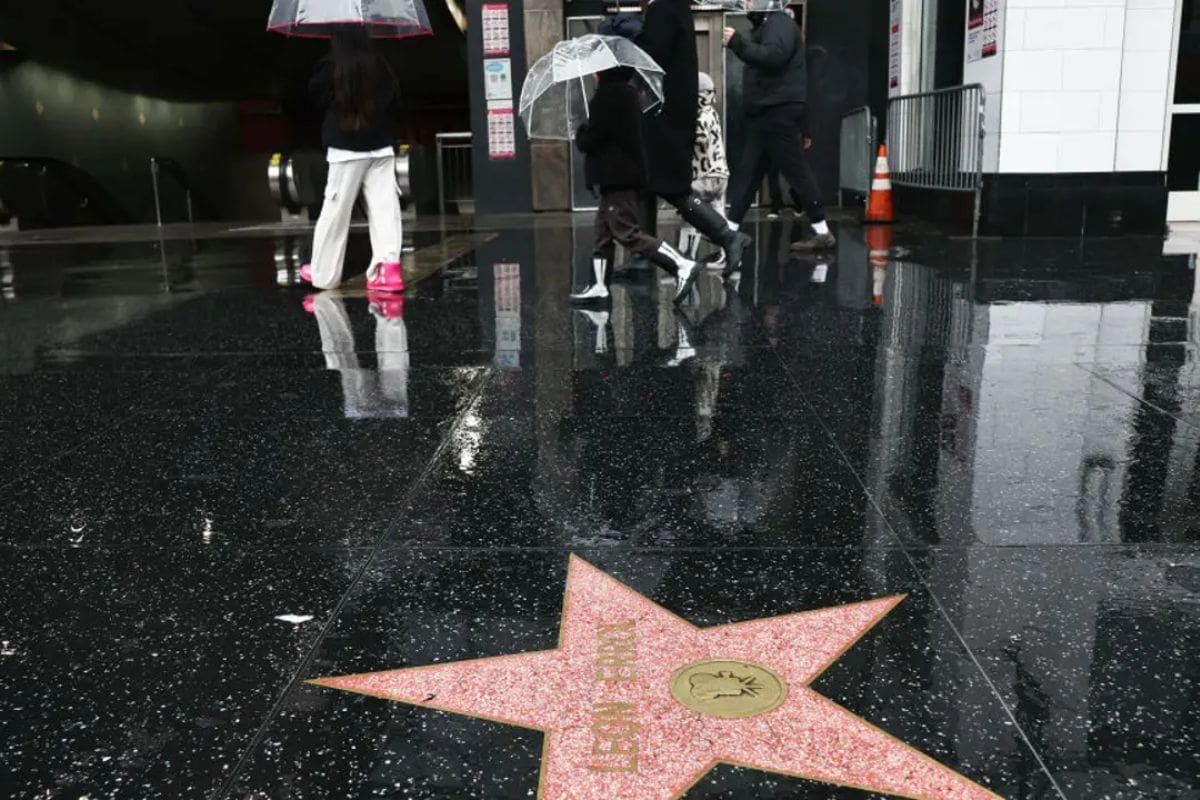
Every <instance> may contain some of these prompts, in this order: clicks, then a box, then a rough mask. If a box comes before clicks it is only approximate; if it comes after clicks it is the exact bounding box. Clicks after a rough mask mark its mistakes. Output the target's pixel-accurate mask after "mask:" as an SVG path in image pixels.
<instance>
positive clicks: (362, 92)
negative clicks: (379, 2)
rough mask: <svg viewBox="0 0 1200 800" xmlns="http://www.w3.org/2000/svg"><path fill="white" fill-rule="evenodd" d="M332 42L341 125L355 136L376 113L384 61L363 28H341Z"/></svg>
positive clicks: (335, 97)
mask: <svg viewBox="0 0 1200 800" xmlns="http://www.w3.org/2000/svg"><path fill="white" fill-rule="evenodd" d="M331 39H332V44H333V92H334V99H335V100H336V102H337V113H338V122H339V124H340V125H341V128H342V130H343V131H345V132H347V133H354V132H355V131H360V130H362V129H363V128H365V127H367V125H369V124H370V119H371V117H372V115H373V114H374V113H375V96H376V94H377V90H378V86H379V80H380V77H381V72H382V69H381V67H380V61H381V59H380V57H379V55H378V54H377V53H376V52H375V49H374V47H372V46H371V37H370V36H369V35H368V34H367V30H366V28H364V27H362V26H357V25H356V26H353V27H351V26H347V27H344V28H338V29H336V30H334V31H333V35H332V37H331Z"/></svg>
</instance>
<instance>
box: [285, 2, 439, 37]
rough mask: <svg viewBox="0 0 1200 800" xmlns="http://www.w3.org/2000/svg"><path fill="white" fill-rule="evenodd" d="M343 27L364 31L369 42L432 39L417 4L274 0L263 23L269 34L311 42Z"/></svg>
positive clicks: (420, 6) (423, 11) (428, 27)
mask: <svg viewBox="0 0 1200 800" xmlns="http://www.w3.org/2000/svg"><path fill="white" fill-rule="evenodd" d="M347 25H358V26H362V27H364V28H366V29H367V30H368V31H369V32H370V34H371V38H372V39H406V38H408V37H410V36H431V35H433V28H432V27H431V26H430V24H429V14H428V13H427V12H426V11H425V6H424V5H423V4H422V2H421V0H275V3H274V5H272V6H271V16H270V17H269V18H268V20H267V30H269V31H274V32H275V33H282V34H284V35H285V36H300V37H307V38H312V39H328V38H329V36H330V34H331V33H332V31H333V30H334V29H335V28H337V27H340V26H347Z"/></svg>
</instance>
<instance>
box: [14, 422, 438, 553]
mask: <svg viewBox="0 0 1200 800" xmlns="http://www.w3.org/2000/svg"><path fill="white" fill-rule="evenodd" d="M455 413H456V409H455V408H454V407H453V406H451V407H448V408H446V409H444V410H443V413H442V416H441V417H440V418H430V419H421V420H413V419H349V420H348V419H344V418H343V417H342V415H340V414H339V415H336V416H334V417H333V418H332V419H329V418H326V419H323V420H321V421H320V423H319V424H318V423H317V422H315V421H314V419H313V417H311V416H306V415H291V414H288V413H281V414H278V415H275V416H269V417H264V416H261V415H256V416H251V415H234V414H221V415H216V414H209V415H204V414H195V415H191V414H189V415H174V414H158V415H149V414H147V415H142V416H139V417H137V418H133V419H130V420H128V421H127V422H126V423H125V424H123V425H120V426H116V427H113V428H110V429H107V430H104V431H102V432H100V433H98V434H97V435H96V436H94V437H93V438H92V439H90V440H89V441H88V442H86V443H85V444H84V445H82V446H81V447H80V448H79V449H78V450H75V451H73V452H70V453H68V454H66V455H64V456H62V457H61V458H59V459H58V460H57V461H55V462H53V463H50V464H49V465H47V466H45V467H43V468H42V469H40V470H38V471H36V472H34V473H32V474H30V475H28V476H25V477H23V478H20V479H18V480H16V481H15V482H13V483H11V484H10V485H9V486H8V487H7V488H6V509H5V511H6V513H5V514H4V516H3V517H2V518H0V541H3V542H6V543H10V544H22V545H37V546H45V545H55V546H72V547H78V546H92V545H127V544H138V545H160V546H172V545H176V544H182V543H191V542H196V541H205V542H212V541H217V542H224V543H227V544H228V543H238V544H242V545H271V544H280V543H282V542H287V543H293V544H295V543H302V544H326V543H329V544H351V545H363V544H369V543H370V542H372V541H374V540H375V539H376V538H378V537H379V535H380V533H381V531H382V529H383V528H385V527H386V526H387V523H388V522H389V521H390V520H392V519H394V518H395V516H396V515H397V514H398V513H399V511H400V509H402V508H403V504H404V503H405V501H406V497H407V494H408V491H409V489H410V487H411V486H412V484H413V482H414V481H415V480H416V478H417V477H418V476H420V475H421V474H422V472H423V471H424V470H425V468H426V464H427V463H428V461H429V459H430V458H431V457H432V456H433V454H434V453H435V451H436V450H437V449H438V447H439V446H440V445H441V443H442V441H443V440H444V439H445V437H446V436H447V433H448V430H449V426H450V424H451V421H452V420H453V418H454V414H455Z"/></svg>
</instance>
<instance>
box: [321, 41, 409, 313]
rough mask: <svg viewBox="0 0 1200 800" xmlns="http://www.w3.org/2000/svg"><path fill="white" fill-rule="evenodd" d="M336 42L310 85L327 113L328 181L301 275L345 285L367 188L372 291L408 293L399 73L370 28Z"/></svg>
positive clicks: (324, 131) (323, 283)
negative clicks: (355, 219) (356, 216)
mask: <svg viewBox="0 0 1200 800" xmlns="http://www.w3.org/2000/svg"><path fill="white" fill-rule="evenodd" d="M331 41H332V51H331V53H330V55H329V56H328V57H327V58H325V59H323V60H322V61H321V63H320V64H318V66H317V69H316V72H315V74H314V75H313V79H312V82H311V84H310V87H309V88H310V90H311V92H312V95H313V100H314V101H315V102H316V103H317V105H318V106H320V107H321V108H322V109H323V110H324V114H325V119H324V122H323V123H322V125H321V141H322V142H323V143H324V145H325V147H326V153H327V155H326V158H327V160H328V161H329V178H328V181H327V182H326V185H325V202H324V205H323V206H322V208H321V216H320V219H318V220H317V228H316V231H315V232H314V233H313V258H312V263H311V264H305V265H304V266H303V267H301V268H300V277H301V278H303V279H304V280H306V281H308V282H309V283H311V284H312V285H313V286H315V287H317V288H318V289H332V288H334V287H335V286H337V285H338V284H340V283H341V282H342V273H343V269H344V267H343V264H344V261H345V257H346V240H347V239H348V237H349V235H350V216H351V214H352V213H353V211H354V202H355V201H356V200H357V199H358V195H359V192H360V191H361V192H362V193H363V196H364V197H365V199H366V201H367V218H368V221H369V226H370V230H371V250H372V253H371V263H370V265H368V268H367V290H368V291H374V292H403V291H404V272H403V268H402V266H401V263H400V248H401V241H402V228H401V225H402V223H401V220H400V197H399V194H398V193H397V190H396V151H395V149H394V144H395V138H394V130H393V120H394V118H395V115H396V114H397V113H398V111H399V90H398V88H397V85H396V78H395V75H393V74H392V71H391V68H390V67H388V64H387V62H386V61H384V59H383V57H382V56H380V55H379V54H378V53H376V52H375V50H374V47H373V45H372V43H371V39H370V36H369V34H368V33H367V31H366V29H365V28H363V27H361V26H349V25H348V26H342V27H339V28H338V29H337V30H335V31H333V34H332V36H331Z"/></svg>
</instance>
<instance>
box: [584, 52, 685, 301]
mask: <svg viewBox="0 0 1200 800" xmlns="http://www.w3.org/2000/svg"><path fill="white" fill-rule="evenodd" d="M633 77H634V71H633V70H632V69H630V68H629V67H615V68H613V69H608V70H605V71H604V72H601V73H599V74H598V75H597V76H596V80H597V86H596V93H595V94H594V95H593V96H592V100H591V103H590V104H589V107H588V121H587V122H585V123H584V124H583V125H580V126H579V129H578V130H577V131H576V132H575V146H576V147H578V148H579V150H580V152H582V153H583V154H584V171H585V173H586V176H587V183H588V187H589V188H591V189H593V190H595V191H597V192H598V193H599V195H600V205H599V208H598V209H597V210H596V239H595V245H594V247H593V251H592V269H593V273H594V278H595V280H594V281H593V282H592V284H591V285H590V286H589V287H588V288H587V289H585V290H584V291H582V292H579V293H577V294H572V295H571V301H572V302H575V303H594V302H606V301H607V300H608V299H609V288H608V287H609V282H610V281H611V279H612V269H613V259H614V257H615V255H616V245H617V244H618V243H620V244H621V245H622V246H623V247H625V248H627V249H628V250H631V251H633V252H634V253H637V254H638V255H640V256H642V257H643V258H645V259H646V260H648V261H650V262H651V263H653V264H656V265H658V266H659V267H662V269H664V270H666V271H667V272H668V273H670V274H671V275H674V276H675V302H676V303H678V302H680V301H681V300H683V298H684V297H685V296H686V295H687V293H688V291H689V290H690V289H691V287H692V283H693V281H694V280H695V277H696V263H695V262H694V261H692V260H691V259H690V258H686V257H684V256H683V255H681V254H680V253H679V252H678V251H677V250H675V248H673V247H671V246H670V245H669V244H667V243H666V242H664V241H661V240H659V239H656V238H654V237H653V236H651V235H649V234H648V233H646V232H645V231H643V230H642V229H641V226H640V225H639V223H638V197H639V192H641V191H642V190H643V189H645V187H646V181H647V173H648V170H647V167H646V154H645V152H644V151H643V149H642V106H641V102H640V100H639V99H638V94H637V91H636V90H635V89H634V88H633V86H632V85H631V83H630V81H631V80H632V79H633Z"/></svg>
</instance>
